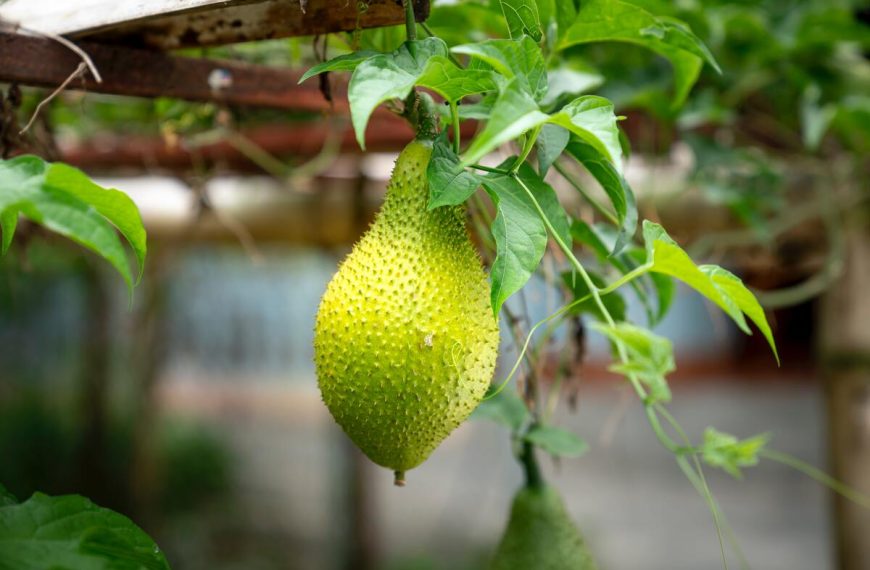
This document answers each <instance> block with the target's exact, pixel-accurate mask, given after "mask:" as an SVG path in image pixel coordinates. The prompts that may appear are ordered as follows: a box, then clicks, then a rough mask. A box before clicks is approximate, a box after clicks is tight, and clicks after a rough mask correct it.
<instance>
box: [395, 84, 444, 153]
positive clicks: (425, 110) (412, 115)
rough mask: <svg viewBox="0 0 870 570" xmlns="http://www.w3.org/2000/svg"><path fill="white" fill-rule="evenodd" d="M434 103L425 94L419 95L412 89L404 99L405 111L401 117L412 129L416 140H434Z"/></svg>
mask: <svg viewBox="0 0 870 570" xmlns="http://www.w3.org/2000/svg"><path fill="white" fill-rule="evenodd" d="M433 106H434V103H433V102H432V98H431V97H429V95H427V94H425V93H419V92H418V91H417V90H416V89H412V90H411V92H410V93H409V94H408V97H407V98H406V99H405V109H404V111H403V112H402V116H403V117H405V119H407V120H408V122H409V123H411V126H412V127H414V132H415V133H416V134H417V137H416V138H417V140H422V141H432V140H435V135H436V134H437V132H436V124H435V114H434V113H433V112H432V107H433Z"/></svg>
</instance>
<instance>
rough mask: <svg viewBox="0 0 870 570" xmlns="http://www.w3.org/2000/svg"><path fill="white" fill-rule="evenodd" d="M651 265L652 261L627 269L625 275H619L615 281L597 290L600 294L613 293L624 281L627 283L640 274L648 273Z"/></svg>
mask: <svg viewBox="0 0 870 570" xmlns="http://www.w3.org/2000/svg"><path fill="white" fill-rule="evenodd" d="M652 266H653V264H652V263H644V264H643V265H639V266H637V267H635V268H634V269H632V270H631V271H629V272H628V273H626V274H625V275H623V276H622V277H620V278H619V279H617V280H616V281H614V282H613V283H611V284H610V285H608V286H607V287H605V288H603V289H601V290H599V293H601V294H602V295H606V294H608V293H613V292H614V291H616V290H617V289H619V288H620V287H622V286H623V285H625V284H626V283H628V282H630V281H634V280H635V279H636V278H638V277H640V276H641V275H643V274H645V273H648V272H649V271H650V269H652Z"/></svg>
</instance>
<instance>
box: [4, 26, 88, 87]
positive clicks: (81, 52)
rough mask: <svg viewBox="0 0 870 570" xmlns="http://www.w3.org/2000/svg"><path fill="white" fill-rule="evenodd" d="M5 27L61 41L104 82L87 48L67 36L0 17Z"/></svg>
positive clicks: (13, 31) (13, 30) (61, 43)
mask: <svg viewBox="0 0 870 570" xmlns="http://www.w3.org/2000/svg"><path fill="white" fill-rule="evenodd" d="M3 28H6V29H9V30H11V31H12V33H16V32H19V31H21V32H24V33H26V34H30V35H33V36H40V37H43V38H48V39H50V40H53V41H56V42H57V43H59V44H60V45H62V46H63V47H65V48H67V49H68V50H70V51H71V52H73V53H75V54H76V55H77V56H79V57H80V58H81V59H82V62H83V63H84V64H85V65H87V67H88V70H89V71H90V72H91V75H93V76H94V81H96V82H97V83H102V82H103V77H102V76H101V75H100V72H99V70H98V69H97V66H96V65H95V64H94V60H92V59H91V56H89V55H88V54H87V52H86V51H85V50H83V49H82V48H80V47H79V46H77V45H75V44H74V43H72V42H71V41H69V40H68V39H66V38H65V37H63V36H59V35H57V34H53V33H51V32H42V31H39V30H34V29H33V28H28V27H25V26H22V25H21V24H19V23H17V22H9V21H5V20H2V19H0V29H3Z"/></svg>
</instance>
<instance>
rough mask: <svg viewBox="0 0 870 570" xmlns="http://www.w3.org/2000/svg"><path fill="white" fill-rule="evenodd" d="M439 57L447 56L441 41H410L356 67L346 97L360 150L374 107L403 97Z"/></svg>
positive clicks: (434, 39) (432, 39)
mask: <svg viewBox="0 0 870 570" xmlns="http://www.w3.org/2000/svg"><path fill="white" fill-rule="evenodd" d="M439 55H440V56H446V55H447V44H445V43H444V42H443V41H442V40H440V39H438V38H427V39H424V40H411V41H407V42H405V43H403V44H402V45H401V46H399V48H398V49H397V50H396V51H394V52H392V53H384V54H378V55H375V56H372V57H369V58H367V59H365V60H363V61H362V62H360V63H359V64H358V65H357V66H356V69H355V70H354V72H353V75H352V76H351V78H350V84H349V85H348V91H347V98H348V101H350V114H351V120H352V121H353V128H354V131H356V138H357V141H358V142H359V145H360V146H361V147H362V148H363V149H365V130H366V125H367V124H368V122H369V117H371V114H372V112H373V111H374V110H375V107H377V106H378V105H380V104H381V103H383V102H384V101H387V100H390V99H404V98H405V97H407V96H408V94H409V93H410V92H411V89H413V88H414V85H415V84H416V83H417V81H418V80H419V79H420V77H421V76H422V75H423V73H424V71H425V70H426V66H427V64H428V63H429V61H430V59H431V58H433V57H434V56H439Z"/></svg>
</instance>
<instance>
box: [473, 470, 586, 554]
mask: <svg viewBox="0 0 870 570" xmlns="http://www.w3.org/2000/svg"><path fill="white" fill-rule="evenodd" d="M596 569H597V566H596V565H595V562H594V561H593V560H592V557H591V556H590V555H589V551H588V550H587V548H586V544H585V543H584V542H583V537H582V536H580V531H579V530H577V527H576V526H575V525H574V521H572V520H571V517H569V516H568V513H567V512H566V511H565V506H564V505H563V504H562V498H561V497H560V496H559V493H558V492H556V490H555V489H553V488H552V487H550V486H548V485H539V486H533V487H525V488H523V489H521V490H520V491H519V492H518V493H517V495H516V497H514V503H513V506H512V507H511V516H510V520H509V521H508V526H507V529H505V532H504V535H502V538H501V542H500V543H499V545H498V548H497V549H496V552H495V556H493V559H492V561H491V563H490V565H489V569H488V570H596Z"/></svg>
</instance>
